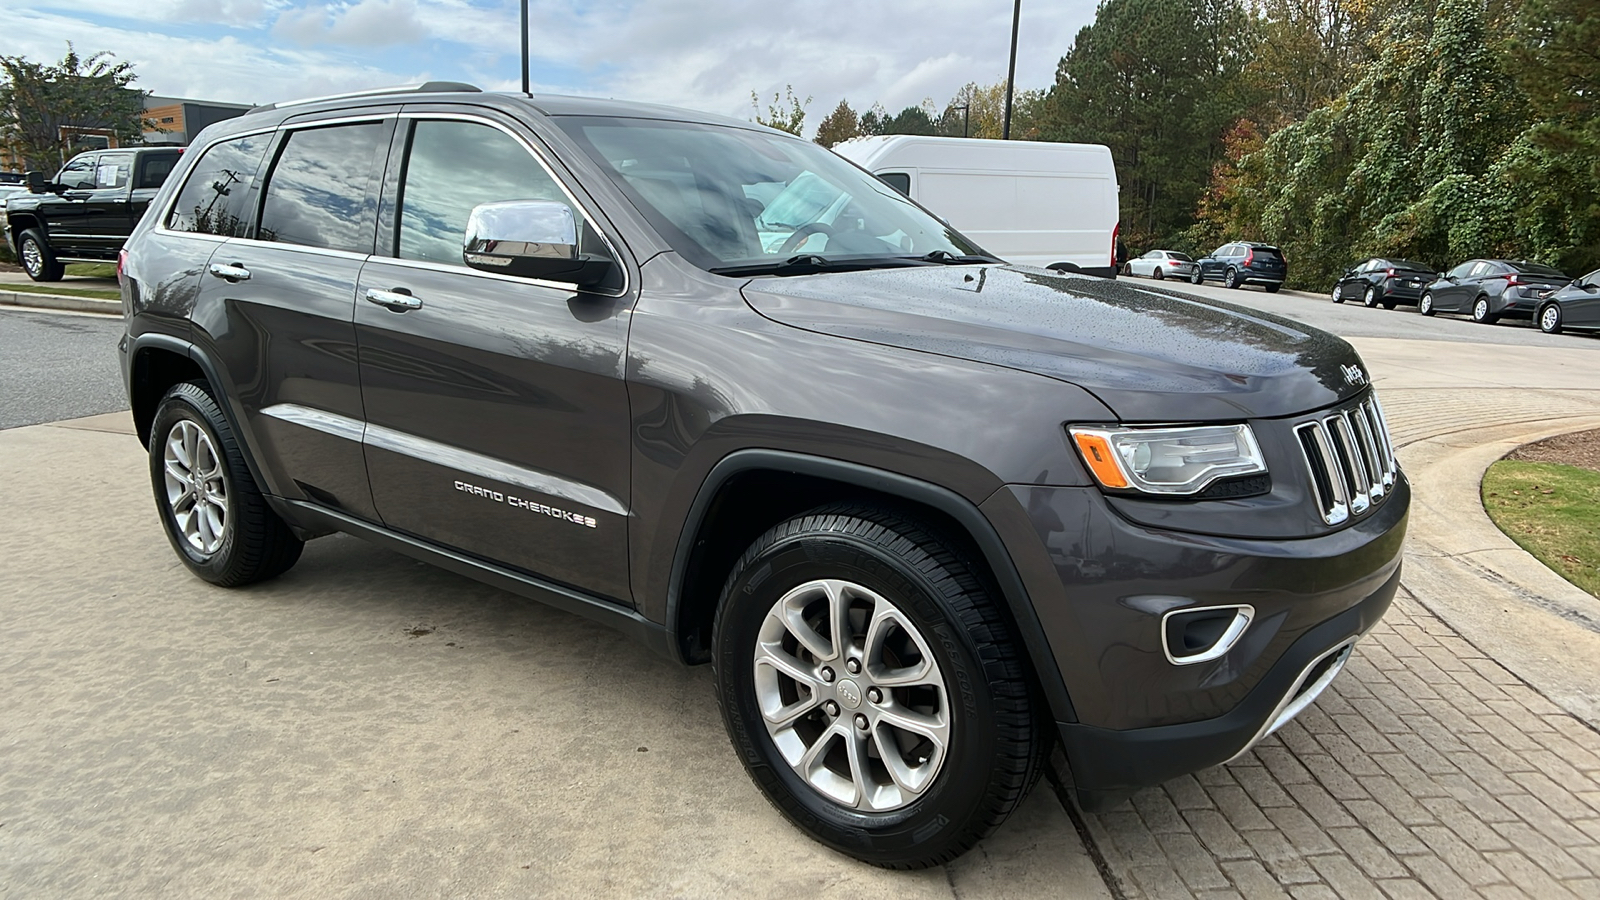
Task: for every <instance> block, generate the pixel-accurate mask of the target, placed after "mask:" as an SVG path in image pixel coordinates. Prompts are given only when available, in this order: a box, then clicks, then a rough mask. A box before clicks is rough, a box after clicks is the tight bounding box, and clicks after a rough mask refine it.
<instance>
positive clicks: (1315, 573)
mask: <svg viewBox="0 0 1600 900" xmlns="http://www.w3.org/2000/svg"><path fill="white" fill-rule="evenodd" d="M1409 503H1410V488H1409V486H1408V484H1407V483H1406V480H1405V477H1404V475H1403V474H1401V475H1399V476H1398V477H1397V479H1396V483H1395V487H1394V489H1393V491H1392V492H1391V493H1390V495H1389V496H1388V497H1387V498H1386V499H1385V501H1384V502H1383V504H1382V505H1381V506H1379V507H1378V508H1377V509H1376V510H1374V511H1373V512H1372V513H1371V514H1369V515H1367V516H1366V517H1364V518H1362V519H1360V520H1358V521H1356V522H1355V523H1353V524H1351V525H1348V526H1345V527H1342V528H1339V529H1337V530H1333V531H1330V532H1328V533H1324V534H1321V535H1318V536H1315V537H1308V538H1300V539H1292V540H1261V539H1243V538H1229V537H1217V536H1211V535H1203V534H1190V533H1185V532H1176V531H1168V530H1163V529H1159V528H1153V527H1148V526H1144V525H1140V524H1137V523H1134V522H1132V521H1130V520H1128V519H1127V518H1125V517H1124V516H1122V515H1120V514H1118V513H1117V512H1116V511H1114V510H1113V509H1112V508H1111V506H1110V504H1108V503H1107V502H1106V500H1105V497H1104V496H1103V495H1102V494H1101V493H1100V492H1099V491H1098V490H1097V489H1094V488H1068V487H1034V486H1012V487H1011V488H1009V490H1002V491H1001V492H1000V493H999V494H997V495H996V496H995V497H993V498H991V499H990V501H989V502H988V503H986V504H985V505H984V512H985V513H986V514H988V515H989V517H990V520H991V521H994V522H996V524H997V526H999V527H1000V528H1001V532H1002V536H1003V537H1004V538H1005V540H1006V543H1007V544H1008V546H1010V547H1011V548H1012V554H1013V559H1014V560H1015V561H1016V562H1017V565H1018V569H1019V573H1020V574H1021V575H1022V577H1023V580H1024V582H1025V584H1026V585H1027V587H1028V591H1029V595H1030V598H1031V599H1032V601H1033V606H1034V609H1035V610H1036V611H1037V613H1038V615H1039V620H1040V624H1041V626H1042V627H1043V630H1044V633H1045V636H1046V639H1047V640H1048V642H1049V643H1050V646H1051V653H1052V656H1053V657H1054V659H1055V662H1056V666H1057V668H1058V669H1059V670H1060V673H1061V679H1062V682H1063V683H1064V685H1065V687H1066V692H1067V694H1068V696H1069V697H1070V698H1071V702H1072V716H1071V719H1072V720H1071V721H1066V720H1061V719H1062V717H1060V716H1059V715H1058V727H1059V729H1060V732H1061V736H1062V741H1063V744H1064V748H1065V750H1066V753H1067V758H1068V761H1069V763H1070V765H1071V768H1072V772H1073V777H1074V781H1075V783H1076V786H1077V788H1078V790H1079V792H1080V798H1081V799H1083V800H1084V801H1085V802H1086V803H1094V804H1102V803H1105V802H1109V801H1114V800H1115V799H1117V798H1119V797H1122V796H1126V795H1127V794H1128V793H1130V792H1131V791H1133V790H1136V789H1138V788H1140V787H1144V786H1146V785H1151V784H1158V783H1160V782H1162V781H1165V780H1167V779H1169V778H1173V777H1176V776H1178V775H1181V774H1184V773H1186V772H1192V771H1195V770H1197V769H1202V768H1206V767H1208V766H1213V765H1217V764H1219V763H1222V762H1226V761H1227V760H1229V759H1231V758H1232V757H1234V756H1235V755H1237V754H1238V753H1240V752H1242V751H1243V750H1245V749H1247V748H1248V747H1249V746H1250V745H1251V744H1252V743H1253V742H1254V741H1255V740H1258V739H1259V738H1260V737H1261V736H1262V735H1263V734H1264V733H1265V731H1266V729H1268V728H1269V727H1271V726H1272V725H1273V719H1274V718H1275V717H1276V716H1277V715H1278V714H1279V713H1280V712H1282V711H1283V708H1284V703H1285V700H1286V698H1289V699H1293V697H1292V695H1293V694H1294V692H1295V691H1296V690H1297V689H1298V688H1299V687H1303V685H1299V681H1300V679H1301V677H1302V675H1304V674H1305V672H1306V670H1307V667H1308V666H1311V665H1312V664H1313V663H1314V662H1316V661H1317V660H1318V659H1319V658H1320V657H1322V656H1323V655H1324V654H1327V653H1328V652H1329V651H1330V650H1335V649H1336V648H1339V647H1340V645H1341V644H1343V643H1345V642H1348V641H1350V640H1351V639H1353V638H1355V637H1357V636H1359V635H1361V634H1363V633H1365V632H1366V631H1367V630H1368V629H1370V628H1371V627H1372V625H1373V624H1374V623H1376V622H1377V620H1378V618H1379V617H1380V616H1382V614H1383V612H1384V611H1385V610H1386V609H1387V608H1388V606H1389V603H1390V601H1391V600H1392V599H1393V597H1394V593H1395V590H1396V588H1397V587H1398V585H1399V579H1400V557H1401V545H1402V542H1403V540H1404V536H1405V530H1406V522H1407V515H1408V507H1409ZM1008 511H1010V512H1011V513H1012V514H1011V515H1008ZM1018 514H1020V516H1021V517H1022V519H1023V520H1024V524H1022V525H1018V524H1017V522H1016V519H1015V515H1018ZM1223 514H1224V515H1226V514H1227V513H1223ZM1240 514H1244V512H1243V510H1242V507H1241V513H1240ZM1003 522H1004V523H1005V524H1002V523H1003ZM1019 543H1027V544H1031V546H1019ZM1035 548H1037V550H1036V549H1035ZM1229 604H1249V605H1250V606H1252V607H1254V610H1255V616H1254V619H1253V620H1252V621H1251V623H1250V625H1249V627H1248V628H1247V629H1246V630H1245V632H1244V634H1243V635H1242V636H1241V637H1240V638H1239V639H1238V641H1237V643H1235V644H1234V645H1233V646H1232V648H1231V649H1229V650H1228V651H1227V652H1226V653H1224V654H1223V655H1221V656H1220V657H1218V658H1216V659H1214V660H1210V661H1208V662H1204V663H1200V664H1192V665H1175V664H1174V663H1173V662H1171V661H1170V660H1169V659H1168V657H1167V654H1166V652H1165V648H1164V645H1163V643H1162V637H1161V634H1162V626H1161V622H1162V615H1163V614H1164V613H1166V612H1170V611H1175V610H1176V611H1182V610H1186V609H1198V608H1204V607H1214V606H1225V605H1229ZM1058 713H1059V710H1058ZM1279 724H1281V723H1279Z"/></svg>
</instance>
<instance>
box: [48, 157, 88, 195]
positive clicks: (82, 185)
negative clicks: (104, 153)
mask: <svg viewBox="0 0 1600 900" xmlns="http://www.w3.org/2000/svg"><path fill="white" fill-rule="evenodd" d="M97 158H98V157H96V156H80V157H78V158H77V159H75V160H73V161H72V162H69V163H67V164H66V165H65V166H63V167H62V168H61V173H60V174H59V175H57V176H56V184H64V185H66V186H67V188H68V189H69V190H74V191H87V190H93V188H94V161H95V160H96V159H97Z"/></svg>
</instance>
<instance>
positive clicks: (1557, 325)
mask: <svg viewBox="0 0 1600 900" xmlns="http://www.w3.org/2000/svg"><path fill="white" fill-rule="evenodd" d="M1551 312H1554V313H1555V314H1556V315H1555V322H1554V323H1552V324H1551V325H1550V326H1549V327H1546V326H1545V322H1544V320H1545V316H1546V315H1548V314H1549V313H1551ZM1537 321H1538V323H1539V330H1540V331H1542V332H1544V333H1545V334H1560V333H1561V307H1560V306H1558V305H1556V304H1554V303H1549V304H1546V305H1545V307H1544V309H1541V310H1539V317H1538V319H1537Z"/></svg>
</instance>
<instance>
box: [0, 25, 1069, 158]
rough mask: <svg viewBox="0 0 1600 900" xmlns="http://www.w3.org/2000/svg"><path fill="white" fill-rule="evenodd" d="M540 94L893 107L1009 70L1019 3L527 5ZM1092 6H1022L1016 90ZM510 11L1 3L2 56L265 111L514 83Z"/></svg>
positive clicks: (738, 107) (819, 108)
mask: <svg viewBox="0 0 1600 900" xmlns="http://www.w3.org/2000/svg"><path fill="white" fill-rule="evenodd" d="M530 6H531V18H532V28H531V29H530V30H531V32H532V41H531V46H532V56H533V65H532V78H533V85H534V90H535V91H546V92H558V93H570V94H586V95H595V96H605V97H617V98H622V99H629V100H648V101H654V102H658V103H668V104H672V105H676V106H687V107H692V108H695V109H702V110H707V111H710V112H718V113H723V114H727V115H734V116H738V117H741V118H748V117H749V116H750V114H751V105H750V92H751V91H752V90H756V91H760V92H761V93H762V94H763V95H764V96H765V97H770V96H771V95H772V93H773V92H775V91H781V90H782V89H783V87H784V85H786V84H793V85H794V89H795V92H796V93H797V94H799V95H800V96H801V98H802V99H803V98H804V97H805V96H806V95H808V94H809V95H811V96H813V97H815V98H816V99H815V100H814V101H813V102H812V104H811V105H810V106H809V107H808V108H807V109H808V113H809V115H808V119H807V124H808V125H810V126H812V127H813V128H814V127H815V124H816V122H817V120H819V119H820V118H821V117H822V116H823V115H825V114H826V113H827V112H828V110H830V109H832V107H833V105H834V104H835V103H837V102H838V100H839V98H841V97H844V98H847V99H849V100H850V102H851V104H852V105H853V106H855V107H856V108H857V109H864V108H866V107H867V106H868V105H870V104H871V103H873V102H874V101H878V102H881V103H882V104H883V105H884V106H885V107H886V108H888V109H889V110H890V111H891V112H892V111H895V110H898V109H900V108H902V107H905V106H908V105H912V104H916V103H920V102H921V101H922V100H923V99H924V98H933V99H934V100H935V101H936V102H938V103H940V104H943V103H944V102H945V101H946V100H948V99H949V97H950V96H951V95H952V94H954V93H955V91H956V89H958V88H959V87H961V85H963V84H965V83H967V82H968V81H976V82H979V83H980V84H981V83H992V82H996V81H1000V80H1003V79H1004V78H1005V74H1006V51H1007V43H1008V42H1009V40H1010V37H1011V3H1010V2H1009V0H917V2H902V3H894V4H890V3H875V2H871V0H866V2H863V0H853V2H841V0H807V2H802V3H794V4H789V3H763V2H737V0H699V2H683V0H588V2H581V3H580V2H575V0H531V2H530ZM1094 7H1095V0H1050V2H1048V3H1047V2H1041V0H1024V2H1023V4H1022V36H1021V39H1020V41H1019V42H1018V55H1017V85H1018V87H1021V88H1028V87H1044V86H1047V85H1048V84H1049V83H1050V82H1051V81H1052V80H1053V79H1054V77H1055V66H1056V61H1057V60H1058V59H1059V58H1060V57H1061V54H1062V53H1064V52H1065V51H1066V49H1067V47H1068V46H1069V45H1070V43H1071V41H1072V38H1073V36H1074V35H1075V34H1076V33H1077V30H1078V29H1079V28H1080V27H1082V26H1083V25H1085V24H1087V23H1088V22H1089V21H1090V20H1091V19H1092V18H1093V16H1094ZM517 18H518V0H338V2H331V3H324V2H316V0H0V22H3V23H4V24H3V37H0V53H3V54H6V55H23V56H27V57H29V58H32V59H35V60H41V61H42V60H52V61H53V60H58V59H60V58H61V56H62V54H63V53H64V52H65V51H66V45H67V42H68V41H72V42H73V44H74V45H75V46H76V47H77V49H78V50H79V51H80V52H91V51H95V50H109V51H111V52H112V53H115V54H116V55H117V56H118V57H119V58H121V59H126V60H130V61H132V62H133V63H134V65H135V69H136V71H137V72H138V75H139V80H138V82H137V86H139V87H141V88H143V89H145V90H147V91H152V92H154V93H156V94H160V95H164V96H179V97H192V98H199V99H210V100H223V101H230V102H237V103H269V102H272V101H274V100H282V99H287V98H292V97H304V96H312V95H317V94H327V93H336V92H341V91H351V90H360V89H362V88H367V87H375V86H380V85H389V84H404V83H410V82H417V81H426V80H430V79H442V80H452V81H469V82H472V83H474V84H477V85H479V86H480V87H483V88H485V89H488V90H504V89H515V88H516V87H518V84H519V76H518V71H517V65H518V60H517V57H518V53H519V47H518V41H517Z"/></svg>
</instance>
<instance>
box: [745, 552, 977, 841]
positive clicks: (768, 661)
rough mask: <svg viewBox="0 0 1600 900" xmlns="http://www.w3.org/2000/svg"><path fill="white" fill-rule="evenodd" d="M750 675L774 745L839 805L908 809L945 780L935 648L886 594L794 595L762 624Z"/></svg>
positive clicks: (846, 587)
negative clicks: (940, 778) (941, 774)
mask: <svg viewBox="0 0 1600 900" xmlns="http://www.w3.org/2000/svg"><path fill="white" fill-rule="evenodd" d="M752 671H753V679H754V681H755V695H756V702H757V704H758V705H759V707H760V710H761V717H762V720H763V721H764V723H765V725H766V727H767V733H768V734H769V735H770V736H771V737H772V742H773V744H774V745H775V746H776V747H777V749H778V752H779V753H780V754H782V756H783V758H784V760H785V761H786V762H788V764H789V766H790V767H791V768H793V769H794V771H795V773H796V774H797V775H799V776H800V778H801V779H803V780H804V781H805V782H806V784H808V785H810V786H811V787H812V788H813V789H814V790H816V791H817V792H818V793H820V794H821V795H822V796H824V797H826V798H828V799H829V800H831V801H833V802H834V803H837V804H839V805H840V806H843V807H846V808H849V809H853V810H857V811H861V812H887V811H890V810H895V809H900V808H902V807H904V806H906V805H908V804H910V803H912V802H914V801H915V800H917V799H918V798H919V797H921V796H922V795H923V794H924V793H925V792H926V791H927V789H928V787H929V786H930V785H932V784H933V782H934V780H935V779H936V778H937V777H938V775H939V770H940V768H941V766H942V765H943V764H944V761H945V756H946V753H947V751H948V748H949V744H950V738H951V720H950V716H951V710H950V696H949V692H948V690H947V689H946V688H945V682H944V676H943V674H942V673H941V672H940V670H939V664H938V662H937V661H936V660H935V658H934V656H933V653H932V652H931V649H930V647H929V645H928V642H927V640H926V639H925V638H924V637H923V636H922V634H921V633H920V632H919V631H918V629H917V627H916V626H915V625H914V624H913V623H912V621H911V619H910V618H909V617H907V616H906V615H905V613H903V612H902V611H901V610H900V609H899V608H898V607H896V606H895V605H894V604H893V603H891V602H890V601H889V600H888V599H886V598H885V597H883V596H882V595H881V594H878V593H877V592H875V591H873V590H871V589H869V588H866V587H863V586H861V585H859V584H855V583H853V582H849V581H842V580H838V579H821V580H815V581H808V582H806V583H805V584H802V585H800V586H798V587H796V588H794V589H793V590H790V591H789V592H788V593H786V594H784V595H783V596H782V597H781V598H779V600H778V602H777V603H774V604H773V606H772V608H771V609H770V610H769V611H768V612H767V616H766V618H765V620H763V621H762V623H761V628H760V631H759V633H758V636H757V640H756V647H755V666H754V668H753V670H752Z"/></svg>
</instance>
